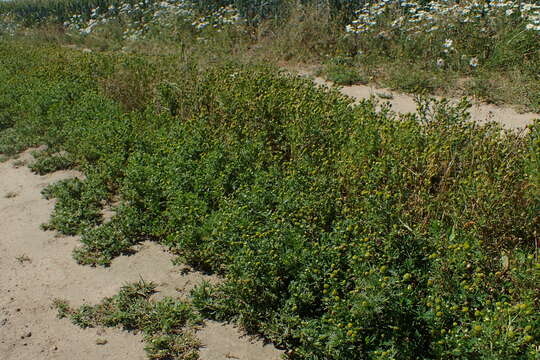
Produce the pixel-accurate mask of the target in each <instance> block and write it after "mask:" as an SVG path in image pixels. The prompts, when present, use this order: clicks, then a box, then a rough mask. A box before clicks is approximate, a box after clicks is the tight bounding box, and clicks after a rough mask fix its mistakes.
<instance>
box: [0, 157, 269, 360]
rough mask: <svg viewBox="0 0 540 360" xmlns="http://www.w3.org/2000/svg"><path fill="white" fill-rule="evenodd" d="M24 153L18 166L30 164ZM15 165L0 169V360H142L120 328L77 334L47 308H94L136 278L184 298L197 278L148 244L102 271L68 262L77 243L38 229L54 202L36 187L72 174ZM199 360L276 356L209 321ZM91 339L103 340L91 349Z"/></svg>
mask: <svg viewBox="0 0 540 360" xmlns="http://www.w3.org/2000/svg"><path fill="white" fill-rule="evenodd" d="M30 159H31V156H30V155H29V153H28V152H26V153H24V154H23V155H22V156H21V158H19V160H17V161H19V162H20V161H21V160H23V161H29V160H30ZM17 161H14V160H10V161H7V162H4V163H1V164H0V358H1V359H2V360H41V359H65V360H68V359H69V360H72V359H81V360H97V359H107V360H115V359H118V360H120V359H129V360H139V359H141V360H142V359H146V356H145V353H144V344H143V343H142V342H141V337H140V335H134V334H131V333H128V332H125V331H122V330H120V329H110V328H107V329H87V330H82V329H80V328H78V327H76V326H74V325H72V324H71V323H70V322H69V321H68V320H65V319H64V320H59V319H57V317H56V310H55V309H53V308H51V303H52V301H53V300H54V299H55V298H63V299H66V300H68V301H69V302H70V303H71V304H73V305H80V304H82V303H92V304H93V303H97V302H99V301H100V300H101V299H102V298H103V297H106V296H111V295H113V294H115V293H116V292H118V290H119V288H120V286H121V285H123V284H124V283H126V282H133V281H137V280H139V279H140V278H143V279H145V280H148V281H153V282H155V283H157V284H159V286H158V290H159V291H160V294H167V295H176V296H183V295H185V294H187V291H189V290H190V289H191V288H192V287H193V286H194V285H195V284H197V283H199V282H201V281H202V280H204V279H209V280H213V279H212V278H208V277H206V276H204V275H202V274H200V273H196V272H190V273H188V274H187V275H182V274H180V268H179V267H175V266H173V265H172V264H171V261H170V260H171V256H170V255H169V254H168V253H166V252H165V251H164V250H163V249H162V248H161V247H160V246H159V245H157V244H155V243H143V244H142V245H140V249H139V251H138V252H137V253H136V254H135V255H133V256H129V257H127V256H123V257H120V258H117V259H116V260H114V262H113V264H112V266H110V267H109V268H91V267H86V266H80V265H77V264H76V263H75V261H74V260H73V259H72V257H71V252H72V250H73V248H74V247H75V246H76V245H77V239H76V238H72V237H58V236H55V233H52V232H45V231H42V230H40V224H42V223H44V222H46V221H47V220H48V218H49V215H50V213H51V210H52V208H53V205H54V203H53V202H52V201H47V200H45V199H43V198H42V197H41V195H40V191H41V189H43V188H44V187H45V186H46V185H48V184H50V183H52V182H54V181H57V180H60V179H65V178H68V177H73V176H76V175H77V173H75V172H65V171H63V172H57V173H54V174H50V175H46V176H37V175H34V174H32V173H31V172H30V170H29V169H28V168H27V167H26V166H19V167H17V166H16V164H17ZM198 335H199V337H200V339H201V341H202V343H203V344H204V345H205V347H203V348H202V349H201V359H203V360H218V359H219V360H221V359H231V358H233V359H244V360H255V359H257V360H259V359H260V360H273V359H279V356H280V352H279V351H277V350H276V349H274V348H273V347H271V346H263V344H262V342H261V341H258V340H257V341H255V340H253V339H250V338H248V337H246V336H243V335H242V334H241V333H240V332H239V331H238V330H236V329H235V328H234V327H232V326H230V325H222V324H218V323H214V322H210V323H208V324H207V326H206V327H204V328H203V329H202V330H201V331H200V332H199V333H198ZM98 339H105V340H107V342H106V344H105V345H98V344H96V341H97V340H98Z"/></svg>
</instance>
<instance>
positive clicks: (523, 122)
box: [293, 70, 540, 130]
mask: <svg viewBox="0 0 540 360" xmlns="http://www.w3.org/2000/svg"><path fill="white" fill-rule="evenodd" d="M293 71H294V70H293ZM296 72H297V73H298V74H299V75H301V76H310V73H309V72H307V71H305V70H304V71H302V70H300V71H296ZM313 81H314V82H315V83H316V84H318V85H327V86H332V83H331V82H329V81H327V80H325V79H323V78H320V77H314V78H313ZM340 88H341V89H340V91H341V92H342V93H343V94H345V95H347V96H350V97H352V98H353V99H356V100H363V99H369V98H370V97H371V96H375V97H376V98H378V99H379V100H380V101H381V102H389V103H390V105H391V106H392V110H393V111H395V112H397V113H403V114H405V113H413V112H415V111H416V103H415V102H414V97H413V96H411V95H408V94H403V93H399V92H396V91H392V90H390V89H386V88H378V87H375V86H370V85H351V86H340ZM380 95H383V96H384V97H385V98H381V97H380ZM386 97H388V99H387V98H386ZM436 98H439V99H440V97H436ZM469 112H470V114H471V120H473V121H476V122H479V123H483V122H487V121H490V120H492V121H496V122H498V123H499V124H501V125H503V126H504V127H505V128H507V129H515V130H519V129H524V128H526V127H527V126H528V125H530V124H532V123H533V122H534V120H535V119H539V118H540V114H535V113H522V114H521V113H518V112H517V111H516V110H514V109H513V108H511V107H503V106H497V105H491V104H483V103H478V102H473V106H472V108H471V109H470V110H469Z"/></svg>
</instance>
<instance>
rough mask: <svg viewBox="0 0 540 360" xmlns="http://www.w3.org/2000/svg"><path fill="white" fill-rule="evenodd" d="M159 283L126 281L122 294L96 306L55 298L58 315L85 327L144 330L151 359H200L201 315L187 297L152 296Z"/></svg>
mask: <svg viewBox="0 0 540 360" xmlns="http://www.w3.org/2000/svg"><path fill="white" fill-rule="evenodd" d="M155 288H156V285H155V284H153V283H148V282H145V281H144V280H140V281H139V282H137V283H133V284H128V285H124V286H123V287H122V288H121V289H120V291H119V293H118V294H116V295H114V296H112V297H109V298H105V299H104V300H103V302H102V303H100V304H98V305H94V306H90V305H82V306H81V307H79V308H75V309H74V308H71V307H70V306H69V304H68V303H67V302H66V301H65V300H60V299H57V300H55V302H54V305H55V306H56V308H57V310H58V317H60V318H66V317H67V318H69V319H70V320H71V321H72V322H73V323H74V324H76V325H78V326H80V327H82V328H88V327H96V326H108V327H116V326H121V327H122V328H124V329H125V330H137V331H141V332H142V333H143V334H144V340H145V342H146V344H147V345H146V347H145V350H146V352H147V355H148V358H149V359H171V360H173V359H174V360H196V359H198V358H199V356H198V348H199V346H200V343H199V341H198V339H197V338H196V337H195V336H194V334H193V327H194V326H195V325H196V324H197V323H199V321H200V319H199V316H198V315H197V313H196V312H195V311H194V310H193V309H192V307H191V306H190V305H189V304H188V303H186V302H183V301H180V300H176V299H173V298H170V297H166V298H164V299H162V300H159V301H156V300H152V299H151V298H150V297H151V296H152V294H154V292H155Z"/></svg>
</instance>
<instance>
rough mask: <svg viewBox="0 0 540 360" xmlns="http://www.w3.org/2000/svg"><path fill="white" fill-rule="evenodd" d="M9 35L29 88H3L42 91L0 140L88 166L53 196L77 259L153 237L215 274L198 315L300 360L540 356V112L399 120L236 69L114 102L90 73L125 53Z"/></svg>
mask: <svg viewBox="0 0 540 360" xmlns="http://www.w3.org/2000/svg"><path fill="white" fill-rule="evenodd" d="M0 46H1V47H2V50H5V51H3V52H1V53H0V54H1V55H0V59H1V60H0V61H1V62H2V64H5V67H4V69H5V70H1V72H0V74H1V76H2V77H3V79H5V80H6V81H8V82H11V83H13V82H14V80H13V77H16V78H17V79H19V80H20V81H22V82H23V83H28V84H31V86H28V87H26V88H23V87H15V88H14V90H12V91H13V92H14V93H13V94H12V95H7V96H8V97H9V96H15V94H16V96H17V97H21V98H25V97H26V98H32V97H35V98H36V99H37V101H35V102H34V103H31V102H29V101H27V102H25V104H26V107H25V108H21V107H16V106H8V107H7V108H6V107H1V108H0V119H1V118H2V116H7V115H5V114H11V115H9V116H15V117H14V119H15V120H14V121H12V122H10V123H9V124H8V125H7V126H8V127H7V128H6V129H5V130H3V131H2V132H1V133H0V144H4V143H6V142H7V141H8V140H7V139H8V138H10V139H18V137H17V136H19V134H20V139H22V140H21V141H20V142H18V140H11V141H12V142H13V144H14V145H13V146H11V147H10V149H16V148H17V149H18V148H24V147H25V146H29V144H38V143H42V142H44V141H46V142H48V143H50V144H51V145H53V146H55V147H56V148H55V150H57V151H67V152H68V153H69V154H71V156H73V159H75V161H76V162H77V164H80V167H81V169H83V171H84V172H85V175H86V178H85V180H84V181H78V180H73V181H71V182H66V183H64V184H63V185H61V186H58V187H57V188H56V187H53V188H52V189H51V191H50V192H51V194H52V195H54V196H57V197H59V201H58V204H57V210H56V212H55V215H54V216H53V221H52V223H53V224H54V223H58V224H59V225H58V226H57V227H56V228H59V229H60V230H62V229H63V227H62V226H64V225H61V224H64V223H66V224H67V225H66V226H67V228H66V230H65V231H73V232H75V231H77V232H82V233H83V237H82V242H83V244H84V246H83V247H82V248H81V249H79V250H77V253H76V257H77V259H78V260H79V261H80V262H82V263H88V264H100V265H107V264H108V263H110V260H111V259H112V258H113V257H114V256H117V255H119V254H121V253H123V252H126V251H129V249H130V247H131V245H133V244H134V243H136V242H137V241H140V240H141V239H151V240H155V241H159V242H162V243H163V244H166V245H168V246H169V247H170V248H171V249H172V251H173V252H174V253H176V254H177V255H178V256H179V258H180V259H181V260H183V261H185V262H187V263H189V264H192V265H195V266H197V267H199V268H201V269H205V270H210V271H214V272H216V273H219V274H222V275H223V276H224V281H223V282H222V283H220V284H218V285H208V284H205V285H203V286H201V287H199V288H197V289H196V290H195V291H194V293H193V298H194V300H193V301H194V304H195V305H196V306H197V307H198V308H199V309H200V311H201V312H202V313H203V314H205V315H206V316H209V317H213V318H217V319H222V320H234V321H236V322H238V323H239V324H240V325H242V326H243V327H245V328H246V329H248V330H251V331H256V332H259V333H261V334H262V335H264V336H265V337H267V338H268V339H270V340H271V341H273V342H274V343H276V344H278V345H280V346H284V347H285V348H287V349H288V356H289V357H290V358H291V359H365V358H368V359H391V358H395V359H411V358H436V359H449V358H463V359H474V358H478V359H479V358H486V359H535V358H536V357H537V347H538V344H539V342H540V326H539V324H540V318H539V314H540V311H539V304H538V285H537V284H538V282H539V280H540V267H539V264H538V259H537V254H535V243H536V244H537V243H538V241H539V239H538V228H539V225H540V218H539V215H538V214H539V213H540V212H539V209H540V195H539V180H538V179H539V169H540V165H539V158H538V154H540V143H539V142H538V134H539V131H540V130H539V129H540V123H538V122H537V123H536V124H535V125H534V126H532V127H531V129H530V131H529V132H528V134H526V135H524V136H518V135H516V134H514V133H512V132H505V131H503V130H502V129H501V128H500V127H498V126H497V125H494V124H487V125H478V124H475V123H472V122H469V121H468V117H467V109H468V104H467V103H465V102H463V103H461V104H459V105H458V106H450V105H448V103H447V102H445V101H439V102H436V103H429V102H426V101H421V102H420V103H419V111H418V113H417V114H415V115H407V116H401V117H395V116H393V115H392V114H391V113H390V112H389V111H388V109H384V108H383V110H382V111H377V110H376V106H375V104H373V103H371V102H368V101H364V102H361V103H360V104H358V105H355V104H353V101H352V100H351V99H349V98H347V97H345V96H343V95H340V94H339V93H338V92H337V91H335V90H330V89H324V88H317V87H316V86H314V85H313V84H312V83H311V82H310V81H309V80H305V79H301V78H297V77H292V76H287V75H285V74H279V73H277V72H276V71H275V70H273V69H271V68H267V67H264V66H251V65H237V64H222V65H220V64H215V65H212V66H207V67H206V68H204V70H203V68H199V67H197V66H196V65H193V64H186V66H180V67H178V66H177V67H176V68H175V69H179V68H180V70H176V72H168V70H167V71H165V70H164V72H163V73H160V75H159V81H156V83H157V84H156V85H155V87H154V88H153V89H152V93H151V95H149V98H148V99H146V100H145V101H143V102H141V103H140V104H138V105H137V106H135V107H131V108H130V107H122V106H121V105H120V104H119V103H118V102H116V101H114V100H111V99H110V98H108V97H107V95H106V94H107V88H106V87H104V86H100V85H99V84H103V83H102V82H101V80H102V79H104V78H107V77H108V76H109V75H110V69H112V68H114V66H115V65H116V64H119V63H122V62H123V61H125V60H126V59H125V57H126V56H128V55H117V56H116V55H100V54H95V55H85V56H83V57H82V58H81V57H80V56H81V55H78V54H74V53H72V52H71V51H70V50H68V49H63V50H58V49H54V50H51V49H48V48H46V47H42V46H41V47H35V48H34V51H30V50H28V49H26V48H25V47H24V46H19V47H17V46H16V45H13V44H12V43H10V42H8V43H6V44H2V45H0ZM19 48H22V49H23V51H26V52H30V53H31V54H32V57H30V58H27V59H25V60H24V61H23V62H22V63H19V62H20V61H21V60H19V58H20V55H19V54H18V53H17V52H16V50H17V49H19ZM60 52H62V53H63V56H61V57H60V58H62V59H64V60H63V61H64V63H62V64H61V65H59V66H55V67H53V68H52V69H51V68H49V67H46V66H44V64H45V63H46V62H48V61H50V59H51V57H54V56H58V55H59V53H60ZM129 56H133V57H136V56H137V55H129ZM81 60H82V61H81ZM142 60H144V61H142ZM142 60H141V63H143V64H144V63H145V61H150V60H151V58H150V57H148V58H144V59H142ZM134 61H135V62H137V61H138V60H137V59H134ZM166 63H167V62H166V61H165V62H162V64H166ZM70 64H71V65H70ZM163 66H164V65H163ZM68 69H69V72H70V73H71V75H70V76H69V78H67V79H66V78H64V77H63V74H64V73H65V72H67V71H68ZM163 69H168V68H166V67H164V68H163ZM164 74H165V75H164ZM45 75H47V77H46V76H45ZM36 79H39V80H40V82H38V81H37V80H36ZM49 79H50V80H49ZM135 79H136V80H134V81H139V80H137V79H139V78H137V77H135ZM140 79H144V76H141V78H140ZM140 81H143V80H140ZM62 86H64V87H65V88H66V89H69V91H59V90H58V89H60V88H62ZM134 86H138V85H137V84H134ZM44 89H57V90H55V91H52V93H51V94H49V92H47V91H45V90H44ZM8 91H10V90H8ZM69 94H73V95H69ZM4 118H7V117H4ZM47 129H50V131H46V130H47ZM13 134H16V135H17V136H15V137H13V136H12V135H13ZM113 196H117V197H118V198H119V199H120V202H121V204H120V206H119V208H118V211H117V214H116V215H115V217H114V218H113V219H112V221H111V222H109V223H106V224H102V225H100V226H97V227H94V225H97V224H98V223H99V221H98V217H97V211H98V209H99V207H100V204H102V202H103V201H108V200H110V199H111V198H112V197H113ZM73 214H75V215H76V216H75V217H74V216H73ZM55 218H58V219H59V221H58V222H55V221H54V219H55ZM63 231H64V230H63ZM89 311H90V310H89ZM163 335H164V336H166V334H163Z"/></svg>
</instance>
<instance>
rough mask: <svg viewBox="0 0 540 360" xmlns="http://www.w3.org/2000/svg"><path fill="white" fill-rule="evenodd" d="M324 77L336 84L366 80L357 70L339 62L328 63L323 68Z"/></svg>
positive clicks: (350, 83)
mask: <svg viewBox="0 0 540 360" xmlns="http://www.w3.org/2000/svg"><path fill="white" fill-rule="evenodd" d="M325 75H326V78H327V79H328V80H330V81H332V82H333V83H336V84H338V85H353V84H366V83H367V81H366V80H365V79H364V78H363V77H362V76H361V75H360V73H359V72H358V70H356V69H354V68H352V67H349V66H345V65H339V64H330V65H327V66H326V68H325Z"/></svg>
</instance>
